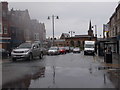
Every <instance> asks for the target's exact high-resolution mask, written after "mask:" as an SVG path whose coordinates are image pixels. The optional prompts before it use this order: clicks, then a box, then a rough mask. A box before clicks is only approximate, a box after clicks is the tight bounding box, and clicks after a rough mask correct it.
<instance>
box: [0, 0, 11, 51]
mask: <svg viewBox="0 0 120 90" xmlns="http://www.w3.org/2000/svg"><path fill="white" fill-rule="evenodd" d="M10 40H11V37H10V22H9V11H8V3H7V2H0V48H4V49H7V50H9V48H10Z"/></svg>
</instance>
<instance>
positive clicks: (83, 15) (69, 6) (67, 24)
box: [9, 2, 118, 37]
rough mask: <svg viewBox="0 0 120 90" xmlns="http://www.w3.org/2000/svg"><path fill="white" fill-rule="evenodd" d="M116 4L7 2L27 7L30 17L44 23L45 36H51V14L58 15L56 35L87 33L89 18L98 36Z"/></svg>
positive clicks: (20, 7) (23, 7)
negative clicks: (73, 32)
mask: <svg viewBox="0 0 120 90" xmlns="http://www.w3.org/2000/svg"><path fill="white" fill-rule="evenodd" d="M117 5H118V3H117V2H36V3H35V2H23V3H21V2H16V3H15V2H9V9H11V8H14V9H17V10H18V9H20V10H25V9H28V10H29V14H30V17H31V19H37V20H39V21H40V22H42V23H45V28H46V31H47V37H50V36H52V23H51V21H52V20H51V19H50V20H48V19H47V17H48V16H52V15H55V16H59V19H55V36H56V37H59V36H60V35H61V33H68V32H69V31H75V34H74V35H82V34H87V31H88V28H89V21H90V20H91V21H92V25H97V31H98V36H100V35H102V30H103V24H105V23H107V22H108V20H109V18H110V17H111V16H112V14H113V13H114V11H115V8H116V7H117ZM93 30H95V29H94V28H93Z"/></svg>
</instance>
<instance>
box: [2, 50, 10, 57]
mask: <svg viewBox="0 0 120 90" xmlns="http://www.w3.org/2000/svg"><path fill="white" fill-rule="evenodd" d="M8 56H9V51H7V50H5V49H3V48H0V57H1V58H7V57H8Z"/></svg>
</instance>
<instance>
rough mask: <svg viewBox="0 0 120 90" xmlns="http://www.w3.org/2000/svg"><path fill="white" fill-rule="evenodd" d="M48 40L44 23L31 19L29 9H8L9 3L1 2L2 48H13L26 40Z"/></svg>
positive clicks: (0, 27) (0, 30)
mask: <svg viewBox="0 0 120 90" xmlns="http://www.w3.org/2000/svg"><path fill="white" fill-rule="evenodd" d="M36 40H37V41H41V42H44V41H45V40H46V30H45V25H44V23H39V22H38V21H37V20H31V18H30V15H29V12H28V10H27V9H26V10H14V9H13V8H12V9H11V10H10V11H9V10H8V3H7V2H1V3H0V48H4V49H7V50H11V49H12V48H15V47H17V46H18V45H19V44H21V43H23V42H26V41H36Z"/></svg>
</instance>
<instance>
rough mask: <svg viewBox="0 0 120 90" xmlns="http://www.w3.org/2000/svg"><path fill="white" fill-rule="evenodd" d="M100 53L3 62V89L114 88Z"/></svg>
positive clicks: (71, 54) (70, 54)
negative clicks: (100, 68)
mask: <svg viewBox="0 0 120 90" xmlns="http://www.w3.org/2000/svg"><path fill="white" fill-rule="evenodd" d="M99 61H100V58H99V57H98V56H84V55H83V52H81V53H80V54H73V53H69V54H65V55H58V56H45V57H44V58H43V59H42V60H39V59H36V60H32V61H30V62H28V61H17V62H10V63H5V64H3V66H2V67H3V71H2V72H3V88H4V87H7V88H114V87H115V85H114V84H113V82H112V81H111V79H110V76H108V73H107V71H106V70H99V69H98V67H100V66H102V64H101V63H100V62H99Z"/></svg>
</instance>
